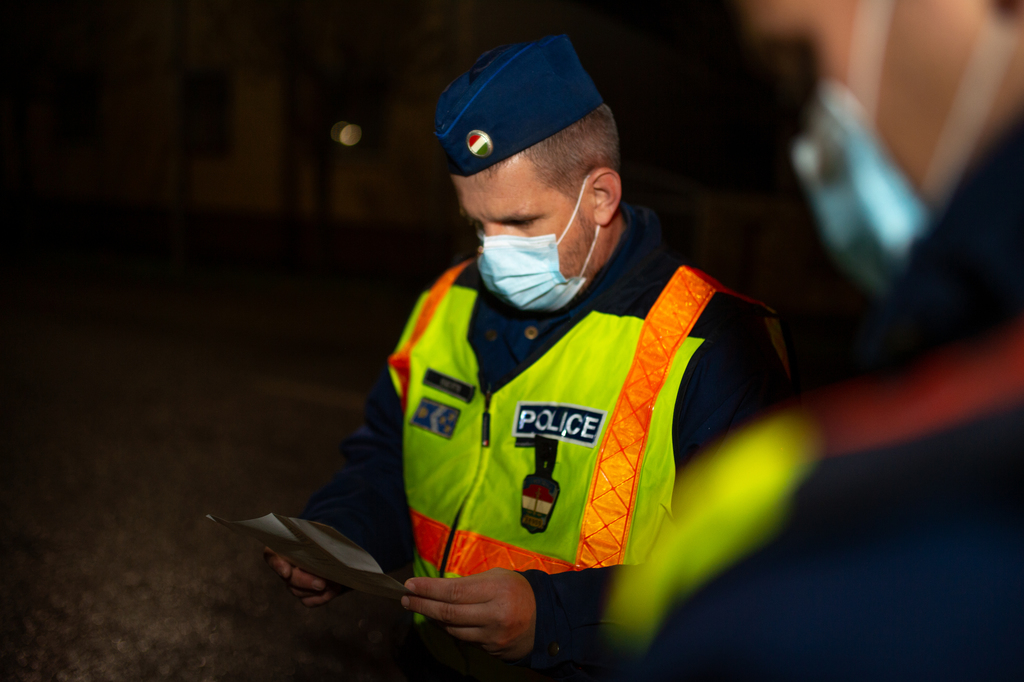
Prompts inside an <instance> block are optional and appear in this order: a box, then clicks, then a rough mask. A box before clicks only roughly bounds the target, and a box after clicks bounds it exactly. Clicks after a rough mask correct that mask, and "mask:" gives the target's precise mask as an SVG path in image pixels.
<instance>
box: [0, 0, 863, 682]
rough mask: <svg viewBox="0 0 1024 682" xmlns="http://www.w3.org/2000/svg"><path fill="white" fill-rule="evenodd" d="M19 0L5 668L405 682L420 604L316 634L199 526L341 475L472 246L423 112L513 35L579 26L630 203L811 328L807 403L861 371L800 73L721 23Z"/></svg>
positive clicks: (784, 52) (429, 0) (11, 136)
mask: <svg viewBox="0 0 1024 682" xmlns="http://www.w3.org/2000/svg"><path fill="white" fill-rule="evenodd" d="M0 7H2V9H0V26H2V29H0V31H2V49H3V64H2V69H3V73H2V75H0V87H2V92H0V97H2V100H0V117H2V118H0V126H2V127H0V168H2V172H3V182H2V194H0V220H2V227H0V267H2V273H0V387H2V388H0V434H2V435H0V437H2V441H0V457H2V463H0V472H2V473H0V557H2V565H3V568H2V569H0V677H2V678H3V679H17V680H51V679H53V680H61V681H64V680H150V679H175V680H177V679H181V680H264V679H267V680H269V679H275V680H276V679H288V678H294V679H298V680H326V679H361V680H362V679H365V680H384V679H402V676H401V674H400V673H399V672H398V670H397V668H396V667H395V666H394V664H393V663H392V662H391V661H390V659H389V653H390V652H391V651H392V650H393V648H394V646H395V645H396V643H397V642H398V641H399V640H400V639H401V637H403V636H404V632H405V629H406V627H407V626H406V624H405V622H404V619H403V612H402V611H401V609H400V607H398V606H397V605H395V604H392V603H390V602H386V601H385V600H381V599H377V598H374V597H369V596H365V595H358V594H349V595H346V596H344V597H343V598H340V599H338V600H336V601H335V602H333V603H332V604H331V605H330V606H329V607H326V608H320V609H317V610H313V611H308V610H306V609H305V608H303V607H302V606H301V605H299V604H298V603H296V600H294V599H293V598H292V597H291V596H290V595H288V594H287V593H286V592H285V591H284V589H283V588H282V586H281V585H280V584H279V580H278V579H277V578H276V577H275V576H273V575H272V574H271V573H270V571H269V570H268V569H267V568H266V567H265V566H264V565H263V561H262V558H261V556H260V552H259V547H257V546H255V543H252V542H249V541H247V540H246V539H245V538H242V537H238V536H234V535H231V534H229V533H228V532H227V531H225V530H224V529H222V528H220V527H217V526H215V525H214V524H213V523H211V522H209V521H207V520H206V519H205V518H204V515H205V514H207V513H215V514H218V515H220V516H224V517H226V518H234V519H241V518H251V517H254V516H261V515H263V514H265V513H267V512H269V511H277V512H279V513H285V514H294V513H297V512H298V511H299V510H300V509H301V507H302V504H303V502H304V500H305V498H306V496H307V495H308V494H309V493H310V492H311V491H312V490H313V489H314V488H316V487H317V486H318V485H319V484H320V483H322V482H323V481H325V480H326V479H327V478H328V477H329V476H330V474H331V473H332V472H333V471H334V470H335V469H336V468H338V467H339V466H340V465H341V464H342V462H341V461H340V457H339V455H338V451H337V444H338V442H339V441H340V440H341V438H342V437H344V436H345V435H346V434H347V433H348V432H350V431H351V430H353V429H354V428H355V427H356V426H357V425H358V423H359V421H360V417H361V403H362V399H363V396H364V395H365V393H366V391H367V390H368V389H369V387H370V385H371V382H372V381H373V379H374V378H375V376H376V374H377V372H378V371H379V368H380V367H381V366H382V363H383V362H384V359H385V357H386V355H387V353H388V352H389V351H390V350H391V349H392V346H393V344H394V343H395V341H396V340H397V337H398V333H399V331H400V329H401V325H402V323H403V322H404V318H405V316H406V315H407V314H408V311H409V309H410V307H411V305H412V302H413V301H414V299H415V296H416V294H417V293H418V291H419V290H420V288H421V287H423V286H425V285H427V284H429V282H430V281H431V279H432V278H433V277H435V276H436V275H437V274H439V273H440V271H441V270H442V269H443V268H444V267H446V266H447V265H448V264H449V263H450V262H451V260H452V258H453V257H455V256H456V255H457V254H459V253H465V252H467V251H469V250H470V249H472V248H473V247H474V235H473V233H472V231H471V230H470V229H469V228H468V227H467V226H466V225H465V224H464V223H463V222H462V221H461V220H460V219H459V217H458V211H457V205H456V203H455V198H454V193H453V191H452V189H451V186H450V182H449V180H448V177H447V171H446V167H445V163H444V158H443V155H442V153H441V150H440V147H439V145H438V144H437V143H436V141H435V139H434V138H433V134H432V123H433V109H434V104H435V102H436V98H437V95H438V94H439V93H440V91H441V90H442V89H443V88H444V86H445V85H446V84H447V83H448V82H449V81H450V80H452V79H453V78H454V77H455V76H457V75H458V74H459V73H461V72H463V71H464V70H466V69H467V68H469V66H470V65H471V64H472V63H473V61H474V59H475V58H476V56H477V55H478V54H479V53H481V52H483V51H484V50H486V49H489V48H491V47H494V46H496V45H498V44H503V43H508V42H517V41H521V40H529V39H535V38H538V37H540V36H543V35H546V34H551V33H568V34H569V35H570V37H571V38H572V40H573V42H574V44H575V46H576V48H577V51H578V52H579V55H580V58H581V60H582V62H583V64H584V66H585V67H586V68H587V69H588V71H589V72H590V73H591V75H592V76H593V78H594V81H595V82H596V83H597V86H598V88H599V89H600V90H601V92H602V93H603V95H604V97H605V99H606V101H607V102H608V104H609V105H610V106H611V108H612V110H613V111H614V112H615V114H616V118H617V120H618V122H619V128H620V133H621V138H622V154H623V160H624V168H623V179H624V185H625V196H626V200H627V201H631V202H634V203H640V204H646V205H648V206H651V207H652V208H654V209H655V210H656V211H657V212H658V213H659V215H660V216H661V218H662V221H663V224H664V226H665V232H666V239H667V240H668V241H669V243H670V244H671V245H673V246H674V247H675V248H676V249H677V250H679V251H681V252H683V253H684V254H685V255H687V256H689V257H690V258H691V259H692V261H693V262H694V263H695V264H696V265H697V266H699V267H701V268H703V269H705V270H707V271H708V272H709V273H710V274H712V275H713V276H715V277H716V278H718V279H719V280H721V281H722V282H723V283H725V284H726V285H727V286H730V287H733V288H736V289H739V290H741V291H743V292H744V293H747V294H749V295H752V296H754V297H757V298H759V299H762V300H764V301H765V302H766V303H768V304H769V305H771V306H773V307H774V308H776V309H777V310H779V311H780V312H781V313H782V314H783V315H784V316H785V317H786V318H787V319H788V321H789V324H790V327H791V330H792V333H793V338H794V341H795V346H796V348H795V351H796V360H797V364H798V366H799V368H800V371H801V375H802V379H803V384H804V387H805V388H807V387H814V386H818V385H821V384H823V383H827V382H829V381H832V380H835V379H838V378H842V377H844V376H846V375H848V374H849V373H850V372H851V371H852V368H851V364H850V360H849V346H850V343H851V339H852V337H853V335H854V334H855V332H856V320H857V317H858V315H859V314H860V312H861V311H862V308H863V305H864V303H863V300H862V299H861V298H860V297H859V296H858V295H857V294H856V292H855V291H854V290H853V289H852V288H850V287H849V286H848V285H846V284H845V283H844V282H843V281H842V280H841V279H840V278H839V277H838V275H837V274H836V273H835V271H834V270H833V268H832V267H831V265H830V264H829V262H828V261H827V259H826V258H825V256H824V254H823V253H822V251H821V249H820V247H819V246H818V244H817V241H816V238H815V235H814V230H813V227H812V224H811V222H810V218H809V215H808V213H807V209H806V207H805V205H804V203H803V201H802V199H801V197H800V194H799V191H798V188H797V187H796V184H795V181H794V178H793V176H792V174H791V172H790V170H789V165H788V151H787V150H788V144H789V140H790V139H791V138H792V136H793V134H794V132H795V131H796V130H797V128H798V125H799V112H800V109H801V105H802V103H803V101H804V98H805V96H806V94H807V92H808V90H809V87H810V86H811V84H812V83H811V79H810V76H809V74H810V72H811V71H810V64H808V62H807V60H806V58H805V57H804V54H805V53H804V52H803V51H801V50H800V49H799V48H798V47H797V46H791V47H790V49H781V48H780V49H779V50H777V51H776V52H774V53H773V55H774V58H773V59H772V60H771V61H772V64H773V67H772V69H771V75H769V71H768V69H767V68H766V67H765V65H764V62H760V61H759V62H756V64H757V65H756V66H755V61H754V60H752V59H751V55H750V54H748V51H747V50H746V49H744V48H743V46H742V41H741V39H740V36H739V33H738V31H737V28H736V27H735V26H734V24H733V21H732V17H731V15H730V12H729V11H728V9H727V7H726V5H725V3H723V2H711V1H708V0H688V1H676V2H671V1H668V0H664V1H662V2H647V3H637V2H613V1H611V0H593V1H590V2H585V1H583V0H578V1H574V2H573V1H569V0H558V1H552V0H507V1H502V2H498V1H496V0H495V1H487V0H406V1H398V0H394V1H389V0H374V1H372V2H370V1H368V0H363V1H356V0H349V1H339V0H330V1H329V0H301V1H300V0H296V1H293V2H286V1H284V0H282V1H280V2H271V1H269V0H268V1H248V0H210V1H206V2H199V1H198V0H154V1H146V2H143V1H141V0H136V1H131V0H94V1H84V0H83V1H79V2H53V1H52V0H36V1H34V2H28V1H22V0H8V1H7V2H4V3H3V4H2V5H0ZM339 121H345V122H348V123H354V124H356V125H358V126H360V127H361V130H362V137H361V139H360V140H359V141H358V143H357V144H355V145H352V146H345V145H342V144H340V143H338V142H336V141H335V140H334V139H332V137H331V130H332V127H335V124H336V123H338V122H339ZM335 129H337V128H335Z"/></svg>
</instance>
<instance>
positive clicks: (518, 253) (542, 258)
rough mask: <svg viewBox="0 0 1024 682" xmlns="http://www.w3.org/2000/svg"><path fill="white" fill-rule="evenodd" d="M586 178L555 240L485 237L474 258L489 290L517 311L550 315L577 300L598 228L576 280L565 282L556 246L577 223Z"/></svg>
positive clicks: (550, 238) (552, 237)
mask: <svg viewBox="0 0 1024 682" xmlns="http://www.w3.org/2000/svg"><path fill="white" fill-rule="evenodd" d="M589 178H590V176H589V175H588V176H587V177H586V178H584V179H583V186H582V187H581V188H580V195H579V197H578V198H577V199H576V207H575V208H574V209H573V210H572V217H570V218H569V224H568V225H566V226H565V229H564V230H563V231H562V235H561V236H560V237H559V238H558V239H557V240H556V239H555V235H553V234H546V235H544V236H542V237H517V236H514V235H504V234H503V235H498V236H495V237H484V239H483V242H484V248H483V252H482V253H481V254H480V257H479V258H478V259H477V265H478V267H479V269H480V276H481V277H482V278H483V280H484V286H486V287H487V288H488V290H490V291H491V292H492V293H493V294H494V295H496V296H497V297H498V298H500V299H502V300H503V301H505V302H506V303H508V304H509V305H512V306H515V307H516V308H519V309H520V310H534V311H546V312H550V311H552V310H558V309H560V308H563V307H565V306H566V305H568V304H569V302H570V301H572V299H574V298H575V297H576V295H577V294H578V293H579V292H580V291H581V290H582V289H583V285H584V284H585V283H586V281H587V279H586V277H584V276H583V273H585V272H586V271H587V265H589V264H590V257H591V256H592V255H593V254H594V246H596V245H597V235H598V231H599V230H600V229H601V226H600V225H596V226H595V227H594V240H593V241H592V242H591V244H590V251H588V252H587V259H586V260H585V261H584V262H583V267H582V268H580V274H579V275H577V276H576V277H571V278H569V279H568V280H567V279H566V278H565V277H564V276H563V275H562V271H561V269H560V268H559V264H558V245H559V244H561V243H562V239H564V238H565V235H566V234H568V232H569V228H571V227H572V224H573V222H574V221H575V220H576V214H577V212H579V210H580V202H581V201H582V200H583V191H584V190H585V189H586V187H587V180H588V179H589Z"/></svg>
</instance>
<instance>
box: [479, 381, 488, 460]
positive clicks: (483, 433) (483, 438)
mask: <svg viewBox="0 0 1024 682" xmlns="http://www.w3.org/2000/svg"><path fill="white" fill-rule="evenodd" d="M490 410H491V387H490V385H488V387H487V392H486V393H484V416H483V423H482V424H481V429H480V445H482V446H483V447H485V448H489V447H491V411H490Z"/></svg>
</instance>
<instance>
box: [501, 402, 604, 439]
mask: <svg viewBox="0 0 1024 682" xmlns="http://www.w3.org/2000/svg"><path fill="white" fill-rule="evenodd" d="M607 414H608V413H607V412H605V411H604V410H595V409H594V408H592V407H580V406H579V405H570V404H569V403H530V402H525V401H520V402H518V403H516V420H515V422H514V423H513V424H512V435H513V436H515V437H516V438H530V439H532V438H533V437H534V436H535V435H537V434H541V435H543V436H547V437H548V438H555V439H557V440H560V441H564V442H566V443H575V444H577V445H582V446H584V447H588V448H592V447H594V445H595V444H597V439H598V437H599V436H600V435H601V428H602V427H603V426H604V419H605V417H606V416H607Z"/></svg>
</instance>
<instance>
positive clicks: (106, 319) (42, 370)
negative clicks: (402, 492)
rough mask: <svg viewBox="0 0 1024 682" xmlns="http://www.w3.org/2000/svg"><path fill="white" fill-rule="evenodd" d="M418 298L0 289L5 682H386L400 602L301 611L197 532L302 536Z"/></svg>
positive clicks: (268, 286)
mask: <svg viewBox="0 0 1024 682" xmlns="http://www.w3.org/2000/svg"><path fill="white" fill-rule="evenodd" d="M414 296H415V290H413V289H411V288H407V289H399V288H386V287H380V286H374V285H371V284H368V283H358V282H348V283H345V282H339V281H337V280H329V279H324V280H322V281H317V280H311V279H308V278H306V279H304V278H291V277H287V276H274V275H265V274H264V275H256V274H251V273H250V274H246V273H223V272H222V273H212V272H206V273H198V274H197V273H195V272H192V273H186V274H184V275H171V274H168V273H167V272H166V271H165V270H163V269H162V268H160V267H157V266H151V267H147V266H145V265H138V264H136V265H134V266H132V265H126V264H124V263H120V262H119V263H103V262H97V261H89V262H84V261H81V260H78V261H66V260H65V261H59V260H58V261H54V260H50V261H47V262H44V263H37V264H35V265H32V266H25V267H19V268H15V269H9V270H8V271H6V272H5V273H4V274H3V275H2V277H0V439H2V440H0V678H2V679H4V680H8V679H10V680H61V681H64V680H83V681H85V680H93V681H100V680H104V681H106V680H109V681H112V682H113V681H120V680H126V681H127V680H132V681H137V680H163V679H167V680H246V681H253V682H255V681H258V680H289V679H292V680H328V679H330V680H339V679H345V680H400V679H404V678H403V677H402V675H401V673H400V672H399V671H398V669H397V668H396V666H395V665H394V663H393V662H392V661H391V659H390V654H391V652H392V651H393V649H394V647H395V645H396V642H397V641H399V640H400V639H401V638H402V637H403V636H404V634H405V632H406V631H407V628H408V625H407V623H406V619H405V613H404V611H403V610H402V609H401V608H400V607H399V606H398V605H397V603H395V602H389V601H387V600H384V599H380V598H376V597H370V596H366V595H360V594H348V595H345V596H343V597H340V598H338V599H336V600H335V601H334V602H333V603H332V604H330V605H329V606H327V607H321V608H319V609H313V610H309V609H306V608H305V607H303V606H301V605H300V604H298V603H297V602H296V600H295V599H294V598H293V597H291V595H289V594H287V593H286V592H285V590H284V588H283V586H282V585H281V584H280V580H279V579H278V578H277V577H276V576H275V575H273V574H272V573H271V572H270V571H269V569H268V568H267V567H266V566H265V565H264V564H263V561H262V558H261V554H260V547H259V546H257V544H256V543H255V542H253V541H250V540H248V539H246V538H244V537H241V536H237V535H235V534H232V533H230V532H229V531H227V530H225V529H224V528H221V527H219V526H217V525H216V524H214V523H212V522H211V521H209V520H207V519H206V518H205V515H206V514H207V513H214V514H217V515H219V516H223V517H225V518H229V519H243V518H252V517H254V516H261V515H263V514H265V513H267V512H270V511H276V512H279V513H285V514H295V513H298V511H299V510H300V509H301V508H302V505H303V502H304V501H305V499H306V497H307V496H308V494H309V493H310V492H311V491H312V490H314V489H315V488H316V487H317V486H318V485H320V484H321V483H322V482H324V481H326V480H327V479H328V478H329V477H330V475H331V474H332V472H333V471H334V470H335V469H337V468H338V467H339V466H340V465H341V464H342V462H341V458H340V456H339V455H338V450H337V444H338V442H339V441H340V439H341V438H342V437H343V436H344V435H345V434H346V433H348V432H349V431H351V430H352V429H354V428H355V427H356V426H357V425H358V423H359V420H360V412H361V410H360V406H361V403H362V399H363V396H364V395H365V393H366V391H367V390H368V389H369V387H370V386H371V384H372V382H373V380H374V378H375V377H376V374H377V372H378V371H379V370H380V368H381V367H382V363H383V361H384V358H385V356H386V354H387V352H388V351H389V350H390V348H391V345H392V344H393V343H394V341H395V339H396V338H397V336H398V333H399V331H400V328H401V324H402V322H403V319H404V316H405V315H406V313H407V312H408V310H409V308H410V307H411V304H412V301H413V298H414Z"/></svg>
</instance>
